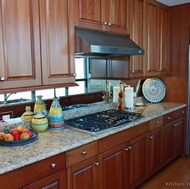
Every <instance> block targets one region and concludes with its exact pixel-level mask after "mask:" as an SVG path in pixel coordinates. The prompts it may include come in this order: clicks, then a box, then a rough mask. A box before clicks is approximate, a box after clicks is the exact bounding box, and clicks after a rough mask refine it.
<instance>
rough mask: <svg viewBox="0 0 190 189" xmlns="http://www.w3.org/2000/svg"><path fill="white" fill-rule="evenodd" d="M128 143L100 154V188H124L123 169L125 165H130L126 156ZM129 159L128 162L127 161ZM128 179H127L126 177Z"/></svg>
mask: <svg viewBox="0 0 190 189" xmlns="http://www.w3.org/2000/svg"><path fill="white" fill-rule="evenodd" d="M125 149H127V144H126V143H125V144H122V145H119V146H116V147H114V148H111V149H110V150H107V151H106V152H104V153H101V154H100V155H99V156H98V159H99V162H100V166H99V186H100V187H99V188H100V189H108V188H109V189H115V188H117V189H123V188H124V186H125V183H124V182H123V181H124V180H125V179H123V177H125V176H128V174H126V175H124V176H123V170H124V169H125V165H128V159H126V158H125V157H124V153H125ZM126 161H127V162H126ZM126 180H127V179H126Z"/></svg>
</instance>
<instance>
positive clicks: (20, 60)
mask: <svg viewBox="0 0 190 189" xmlns="http://www.w3.org/2000/svg"><path fill="white" fill-rule="evenodd" d="M0 26H1V27H0V67H1V69H0V78H1V81H0V88H1V89H6V88H17V87H28V86H35V85H41V56H40V33H39V27H40V26H39V4H38V0H25V1H21V0H14V1H12V0H0Z"/></svg>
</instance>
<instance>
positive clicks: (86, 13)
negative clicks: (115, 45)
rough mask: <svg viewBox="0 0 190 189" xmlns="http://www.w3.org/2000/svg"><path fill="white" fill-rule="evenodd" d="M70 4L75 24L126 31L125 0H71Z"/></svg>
mask: <svg viewBox="0 0 190 189" xmlns="http://www.w3.org/2000/svg"><path fill="white" fill-rule="evenodd" d="M72 4H73V7H74V10H75V11H74V12H75V18H74V20H75V25H76V26H81V27H87V28H92V29H99V30H107V31H111V32H117V33H125V34H126V33H128V22H127V20H128V19H127V18H128V16H129V12H128V1H127V0H102V1H101V0H96V1H95V0H77V1H74V0H72Z"/></svg>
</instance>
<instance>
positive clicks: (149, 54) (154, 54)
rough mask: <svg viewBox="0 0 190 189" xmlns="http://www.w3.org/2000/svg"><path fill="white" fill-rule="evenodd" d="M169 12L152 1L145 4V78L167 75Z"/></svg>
mask: <svg viewBox="0 0 190 189" xmlns="http://www.w3.org/2000/svg"><path fill="white" fill-rule="evenodd" d="M168 16H169V11H168V7H166V6H164V5H161V4H160V3H157V2H156V1H154V0H147V2H146V25H145V33H146V39H145V40H146V42H145V50H146V51H145V61H146V63H145V76H161V75H166V74H168V73H169V59H168V57H169V23H168V19H169V18H168Z"/></svg>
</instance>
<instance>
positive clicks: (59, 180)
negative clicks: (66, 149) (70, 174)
mask: <svg viewBox="0 0 190 189" xmlns="http://www.w3.org/2000/svg"><path fill="white" fill-rule="evenodd" d="M37 188H38V189H54V188H55V189H56V188H57V189H58V188H59V189H66V171H65V170H64V171H60V172H58V173H55V174H53V175H50V176H48V177H45V178H43V179H41V180H38V181H36V182H34V183H31V184H29V185H27V186H25V187H23V188H22V189H37Z"/></svg>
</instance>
